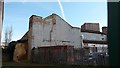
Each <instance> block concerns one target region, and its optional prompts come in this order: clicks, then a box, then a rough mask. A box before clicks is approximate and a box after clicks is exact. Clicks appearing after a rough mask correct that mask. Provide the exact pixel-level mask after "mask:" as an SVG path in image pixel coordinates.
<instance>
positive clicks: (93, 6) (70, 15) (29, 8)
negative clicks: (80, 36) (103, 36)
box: [2, 0, 107, 41]
mask: <svg viewBox="0 0 120 68" xmlns="http://www.w3.org/2000/svg"><path fill="white" fill-rule="evenodd" d="M58 1H60V0H58ZM52 13H55V14H57V15H59V16H60V17H62V18H63V19H65V20H66V21H67V22H68V23H69V24H71V25H72V26H74V27H81V25H82V24H84V23H87V22H88V23H99V24H100V29H101V27H102V26H107V3H106V2H5V4H4V21H3V31H2V41H4V34H5V30H6V28H7V27H10V26H12V29H13V36H12V40H13V41H16V40H19V39H20V38H22V36H23V35H24V34H25V33H26V32H27V31H28V27H29V17H30V16H32V15H38V16H41V17H44V18H45V17H47V16H49V15H51V14H52Z"/></svg>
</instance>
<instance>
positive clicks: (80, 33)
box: [14, 14, 107, 64]
mask: <svg viewBox="0 0 120 68" xmlns="http://www.w3.org/2000/svg"><path fill="white" fill-rule="evenodd" d="M104 32H105V30H104ZM21 43H22V44H21ZM17 45H20V47H19V48H22V49H23V53H21V52H19V51H18V50H19V48H17V47H18V46H16V49H15V52H14V61H16V62H19V61H18V59H19V58H20V57H22V55H24V57H25V55H26V57H27V59H28V60H31V61H32V62H36V63H60V64H62V63H63V64H82V61H83V57H84V56H85V55H88V54H89V53H94V52H107V35H106V34H105V33H103V32H100V29H99V23H85V24H84V25H82V26H81V29H80V28H79V27H73V26H71V25H70V24H69V23H67V22H66V21H65V20H63V19H62V18H61V17H60V16H58V15H56V14H52V15H50V16H48V17H46V18H42V17H40V16H36V15H32V16H31V17H30V18H29V29H28V31H27V32H26V34H25V35H24V36H23V37H22V38H21V39H20V40H19V41H18V44H17ZM25 46H27V48H24V47H25ZM16 52H17V53H16ZM18 55H20V57H18ZM45 56H46V57H45ZM43 59H44V60H43ZM55 59H56V60H55ZM48 61H49V62H48ZM78 61H79V62H78Z"/></svg>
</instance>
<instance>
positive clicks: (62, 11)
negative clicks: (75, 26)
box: [58, 0, 66, 20]
mask: <svg viewBox="0 0 120 68" xmlns="http://www.w3.org/2000/svg"><path fill="white" fill-rule="evenodd" d="M58 4H59V6H60V10H61V13H62V17H63V18H64V20H66V18H65V14H64V10H63V6H62V4H61V2H60V0H58Z"/></svg>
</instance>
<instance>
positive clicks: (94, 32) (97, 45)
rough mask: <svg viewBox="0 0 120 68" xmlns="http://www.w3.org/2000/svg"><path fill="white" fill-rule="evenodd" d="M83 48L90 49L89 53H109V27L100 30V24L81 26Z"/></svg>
mask: <svg viewBox="0 0 120 68" xmlns="http://www.w3.org/2000/svg"><path fill="white" fill-rule="evenodd" d="M81 33H82V41H83V47H85V48H88V49H89V53H93V52H106V53H107V50H108V49H107V48H108V45H107V27H102V32H100V29H99V23H85V24H83V25H82V26H81Z"/></svg>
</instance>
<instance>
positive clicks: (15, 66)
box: [2, 61, 107, 68]
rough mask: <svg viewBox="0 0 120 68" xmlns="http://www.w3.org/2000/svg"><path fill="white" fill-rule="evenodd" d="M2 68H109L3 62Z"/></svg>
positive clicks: (104, 67)
mask: <svg viewBox="0 0 120 68" xmlns="http://www.w3.org/2000/svg"><path fill="white" fill-rule="evenodd" d="M2 68H107V66H81V65H65V64H57V65H56V64H37V63H30V62H22V63H16V62H12V61H11V62H3V63H2Z"/></svg>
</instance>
